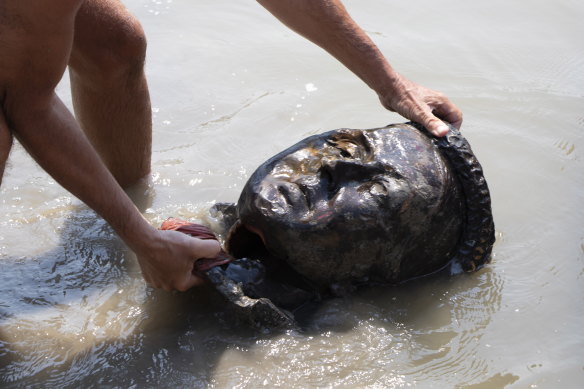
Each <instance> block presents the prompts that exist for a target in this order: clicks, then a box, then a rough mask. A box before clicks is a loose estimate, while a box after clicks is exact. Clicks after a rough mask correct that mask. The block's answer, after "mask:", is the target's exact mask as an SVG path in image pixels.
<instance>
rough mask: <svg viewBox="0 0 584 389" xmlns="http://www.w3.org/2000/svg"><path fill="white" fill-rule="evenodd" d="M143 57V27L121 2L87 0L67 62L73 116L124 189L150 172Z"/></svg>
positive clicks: (149, 115)
mask: <svg viewBox="0 0 584 389" xmlns="http://www.w3.org/2000/svg"><path fill="white" fill-rule="evenodd" d="M145 56H146V38H145V36H144V31H143V30H142V27H141V26H140V24H139V22H138V21H137V20H136V19H135V18H134V17H133V16H132V15H131V14H130V13H129V12H128V10H127V9H126V8H125V7H124V6H123V5H122V4H121V3H120V2H119V1H118V0H86V1H85V2H84V3H83V5H82V6H81V8H80V10H79V12H78V13H77V17H76V21H75V37H74V42H73V50H72V53H71V58H70V61H69V74H70V79H71V89H72V94H73V106H74V109H75V116H76V117H77V120H78V122H79V123H80V125H81V127H82V128H83V130H84V131H85V133H86V135H87V137H88V138H89V140H90V141H91V143H92V144H93V146H94V147H95V149H96V150H97V152H98V153H99V155H100V156H101V158H102V159H103V161H104V163H105V164H106V166H107V167H108V169H109V170H110V171H111V172H112V174H113V175H114V177H115V178H116V180H117V181H118V182H119V183H120V185H121V186H122V187H128V186H131V185H133V184H135V183H137V182H138V181H139V180H140V179H142V178H144V177H146V176H147V175H148V174H149V173H150V159H151V150H152V113H151V107H150V96H149V93H148V86H147V83H146V78H145V75H144V60H145Z"/></svg>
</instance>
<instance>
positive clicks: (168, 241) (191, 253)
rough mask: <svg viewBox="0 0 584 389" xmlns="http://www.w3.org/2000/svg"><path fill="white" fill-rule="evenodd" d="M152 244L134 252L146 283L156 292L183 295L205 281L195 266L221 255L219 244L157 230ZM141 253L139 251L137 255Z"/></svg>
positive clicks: (151, 241)
mask: <svg viewBox="0 0 584 389" xmlns="http://www.w3.org/2000/svg"><path fill="white" fill-rule="evenodd" d="M152 235H153V236H150V237H149V239H148V241H149V243H148V244H147V245H144V246H140V248H139V249H135V250H134V251H136V255H137V257H138V262H139V263H140V268H141V269H142V275H143V276H144V279H145V280H146V282H148V283H149V284H151V285H152V286H154V287H155V288H162V289H164V290H167V291H171V290H179V291H181V292H184V291H186V290H188V289H190V288H192V287H193V286H196V285H200V284H202V283H203V282H204V280H203V279H202V278H201V277H199V276H198V275H197V274H196V273H195V272H194V269H195V262H196V261H197V260H198V259H202V258H215V257H216V256H217V255H219V252H220V251H221V246H220V245H219V242H218V241H216V240H202V239H199V238H194V237H191V236H188V235H185V234H183V233H181V232H178V231H161V230H154V232H153V234H152ZM138 250H139V251H138Z"/></svg>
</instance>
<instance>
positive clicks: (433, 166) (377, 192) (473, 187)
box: [204, 123, 495, 326]
mask: <svg viewBox="0 0 584 389" xmlns="http://www.w3.org/2000/svg"><path fill="white" fill-rule="evenodd" d="M215 212H216V213H217V212H218V213H220V214H221V215H223V216H224V221H225V224H226V228H228V229H229V232H228V233H227V240H226V249H227V252H228V253H229V254H230V255H231V256H232V257H233V258H238V259H237V260H234V261H232V262H231V263H229V264H225V263H224V262H225V259H224V258H222V262H223V264H222V266H216V267H211V268H210V269H207V268H205V270H204V271H205V272H206V274H207V277H208V279H209V280H211V282H212V283H213V284H214V285H215V287H216V288H217V289H218V290H219V291H220V292H221V293H223V294H224V295H225V296H226V297H227V298H228V300H229V301H230V302H231V303H233V304H234V305H236V306H238V307H239V308H240V311H241V312H242V313H243V314H242V316H244V317H245V318H246V319H248V320H249V321H251V322H253V323H256V324H260V325H271V326H282V325H290V324H291V323H293V316H292V315H291V314H290V313H289V312H288V311H285V310H284V309H294V307H296V306H298V305H299V304H302V303H303V302H305V301H308V300H309V299H311V298H312V297H313V296H315V295H322V294H325V295H326V294H327V293H335V294H338V293H346V291H348V290H351V288H353V287H355V286H356V285H359V284H364V283H372V282H374V283H388V284H397V283H401V282H404V281H407V280H409V279H412V278H415V277H420V276H424V275H428V274H430V273H434V272H436V271H438V270H440V269H442V268H444V267H446V266H447V265H450V266H452V267H453V268H459V269H460V268H462V269H463V270H465V271H474V270H476V269H478V268H480V267H481V266H482V265H484V264H485V263H487V262H488V261H489V259H490V254H491V250H492V246H493V243H494V240H495V238H494V224H493V219H492V215H491V202H490V195H489V190H488V187H487V183H486V181H485V179H484V177H483V173H482V168H481V166H480V164H479V162H478V161H477V159H476V158H475V156H474V155H473V153H472V150H471V148H470V146H469V144H468V142H467V141H466V140H465V139H464V138H463V137H462V135H461V134H460V132H458V131H457V130H456V129H454V128H451V129H450V132H449V134H448V135H446V136H445V137H443V138H435V137H433V136H432V135H430V134H428V133H427V132H426V130H425V129H424V128H422V127H421V126H419V125H417V124H415V123H407V124H396V125H390V126H387V127H383V128H376V129H370V130H356V129H339V130H334V131H329V132H325V133H323V134H319V135H314V136H311V137H308V138H306V139H304V140H302V141H300V142H298V143H297V144H295V145H293V146H292V147H290V148H288V149H286V150H284V151H282V152H281V153H279V154H277V155H275V156H273V157H272V158H270V159H269V160H267V161H266V162H264V163H263V164H262V165H260V167H259V168H258V169H257V170H256V171H255V172H254V173H253V174H252V176H251V177H250V178H249V180H248V182H247V184H246V185H245V187H244V188H243V191H242V193H241V196H240V198H239V201H238V203H237V206H226V205H222V206H218V207H216V208H215ZM222 262H217V263H222Z"/></svg>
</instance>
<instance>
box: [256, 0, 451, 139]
mask: <svg viewBox="0 0 584 389" xmlns="http://www.w3.org/2000/svg"><path fill="white" fill-rule="evenodd" d="M258 2H259V3H260V4H262V5H263V6H264V7H265V8H266V9H268V11H270V12H271V13H272V14H273V15H274V16H276V17H277V18H278V19H280V21H282V22H283V23H284V24H286V25H287V26H288V27H290V28H291V29H293V30H294V31H296V32H298V33H299V34H300V35H302V36H304V37H305V38H307V39H309V40H310V41H312V42H314V43H316V44H317V45H319V46H320V47H322V48H323V49H325V50H326V51H328V52H329V53H330V54H331V55H333V56H334V57H335V58H336V59H338V60H339V61H340V62H341V63H342V64H343V65H345V66H346V67H347V68H348V69H349V70H351V71H352V72H353V73H355V74H356V75H357V76H359V77H360V78H361V79H362V80H363V81H364V82H365V83H366V84H367V85H368V86H369V87H370V88H371V89H373V90H374V91H375V92H376V93H377V95H378V96H379V98H380V100H381V103H382V104H383V106H384V107H385V108H387V109H389V110H391V111H394V112H397V113H399V114H400V115H403V116H405V117H406V118H408V119H410V120H413V121H415V122H418V123H420V124H422V125H423V126H424V127H426V128H427V129H428V130H430V132H432V133H433V134H434V135H436V136H444V135H446V133H447V132H448V126H446V124H444V123H442V121H441V120H444V121H446V122H449V123H451V124H452V125H453V126H455V127H457V128H459V127H460V125H461V123H462V113H461V111H460V110H459V109H458V108H457V107H456V106H455V105H454V104H453V103H451V102H450V101H449V100H448V99H447V98H446V96H444V95H443V94H441V93H439V92H436V91H433V90H430V89H427V88H424V87H422V86H420V85H418V84H416V83H414V82H412V81H410V80H408V79H406V78H404V77H402V76H401V75H400V74H398V73H397V72H396V71H395V70H394V69H393V68H392V67H391V65H390V64H389V62H388V61H387V60H386V59H385V57H384V56H383V54H382V53H381V52H380V51H379V49H378V48H377V46H376V45H375V44H374V43H373V41H372V40H371V39H370V38H369V36H367V34H366V33H365V32H364V31H363V30H362V29H361V27H359V26H358V25H357V23H355V21H354V20H353V19H352V18H351V17H350V16H349V14H348V13H347V10H346V9H345V7H344V6H343V4H342V3H341V1H340V0H258Z"/></svg>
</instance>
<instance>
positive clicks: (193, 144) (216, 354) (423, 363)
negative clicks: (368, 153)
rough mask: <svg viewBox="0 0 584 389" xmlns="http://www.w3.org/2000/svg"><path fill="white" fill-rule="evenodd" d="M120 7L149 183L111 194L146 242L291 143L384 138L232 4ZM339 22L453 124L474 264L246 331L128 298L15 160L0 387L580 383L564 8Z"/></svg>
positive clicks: (577, 121) (293, 41)
mask: <svg viewBox="0 0 584 389" xmlns="http://www.w3.org/2000/svg"><path fill="white" fill-rule="evenodd" d="M125 4H126V5H127V6H128V8H130V9H131V10H132V12H134V13H135V14H136V15H137V16H138V18H139V19H140V20H141V22H142V23H143V26H144V28H145V30H146V34H147V36H148V38H149V53H148V61H147V74H148V78H149V83H150V89H151V95H152V102H153V114H154V119H153V120H154V146H153V149H154V150H153V178H152V185H151V187H150V188H147V189H144V188H142V189H140V190H136V191H135V193H133V194H132V195H133V196H134V198H135V199H136V201H137V202H138V203H139V204H140V205H141V207H142V209H144V212H145V214H146V215H147V217H148V218H149V220H151V222H152V223H153V224H154V225H159V224H160V223H161V222H162V221H163V220H164V219H165V218H167V217H169V216H180V217H183V218H188V219H191V220H194V221H199V222H205V223H212V222H213V220H211V219H210V218H209V217H208V216H207V210H208V209H209V207H210V206H211V205H212V204H213V203H214V202H223V201H229V202H233V201H236V200H237V197H238V195H239V191H240V190H241V188H242V186H243V184H244V183H245V181H246V179H247V178H248V177H249V175H250V174H251V173H252V172H253V170H254V168H255V167H256V166H257V165H258V164H260V163H261V162H263V161H264V160H265V159H266V158H268V157H269V156H271V155H273V154H274V153H276V152H277V151H279V150H282V149H283V148H284V147H286V146H288V145H291V144H292V143H294V142H296V141H297V140H300V139H301V138H303V137H305V136H307V135H310V134H314V133H318V132H322V131H325V130H330V129H334V128H339V127H352V128H371V127H379V126H382V125H385V124H388V123H394V122H400V121H403V119H402V118H400V117H399V116H397V115H396V114H393V113H389V112H387V111H385V110H383V109H382V108H381V106H380V105H379V104H378V102H377V100H376V97H375V95H374V94H373V92H372V91H370V90H369V89H368V88H367V87H366V86H365V85H364V84H362V82H361V81H360V80H358V79H357V78H356V77H355V76H354V75H353V74H351V73H350V72H349V71H347V70H346V69H344V68H343V67H342V66H341V65H339V64H338V63H337V62H335V61H334V60H333V59H332V58H330V57H329V56H328V55H327V54H325V53H324V52H322V51H321V50H320V49H319V48H317V47H315V46H314V45H312V44H310V43H309V42H307V41H305V40H303V39H302V38H300V37H298V36H297V35H295V34H294V33H292V32H291V31H289V30H288V29H286V28H285V27H284V26H283V25H281V24H280V23H279V22H278V21H277V20H276V19H274V18H273V17H272V16H271V15H270V14H269V13H267V11H265V10H264V9H263V8H262V7H261V6H259V5H258V4H256V3H255V2H253V1H224V0H220V1H216V0H213V1H211V0H199V1H196V2H190V1H185V0H156V1H154V0H129V1H126V2H125ZM346 6H347V8H348V9H349V11H350V12H351V13H352V15H353V16H354V18H355V19H356V20H357V21H358V22H359V23H360V24H361V26H362V27H363V28H364V29H365V30H366V31H367V32H368V33H369V34H370V35H371V37H372V38H373V39H374V40H375V41H376V43H377V44H378V45H379V46H380V48H381V49H382V51H383V52H384V53H385V54H386V55H387V57H388V58H389V59H390V61H391V63H392V64H393V65H394V67H396V68H397V69H398V70H399V71H401V72H402V73H404V74H405V75H406V76H408V77H409V78H411V79H413V80H415V81H417V82H419V83H421V84H423V85H425V86H428V87H431V88H434V89H438V90H440V91H442V92H444V93H446V94H447V95H448V96H449V97H450V98H451V99H452V100H453V101H454V102H456V103H457V104H458V105H459V106H460V107H461V109H462V110H463V112H464V114H465V122H464V124H463V128H462V130H463V132H464V134H465V135H466V137H467V138H468V139H469V141H470V143H471V144H472V146H473V149H474V150H475V153H476V154H477V156H478V158H479V160H480V161H481V163H482V165H483V167H484V170H485V174H486V177H487V180H488V182H489V185H490V188H491V195H492V200H493V211H494V217H495V224H496V229H497V242H496V244H495V247H494V254H493V260H492V263H491V264H490V265H488V266H486V267H485V268H483V269H482V270H480V271H479V272H477V273H473V274H462V275H455V276H449V275H444V274H442V275H437V276H432V277H427V278H423V279H420V280H417V281H415V282H410V283H406V284H405V285H402V286H398V287H375V288H369V289H364V290H361V291H359V292H357V293H356V294H355V295H353V296H350V297H345V298H337V299H331V300H329V301H326V302H324V303H322V305H321V306H320V307H319V308H318V310H317V311H316V312H315V314H314V315H313V316H312V317H310V318H308V319H307V320H306V322H305V323H303V326H304V329H303V330H302V331H289V332H285V333H279V334H277V333H254V332H252V331H249V330H246V329H244V328H241V327H238V326H234V325H232V324H231V323H230V322H229V320H228V317H229V316H228V315H227V314H226V312H225V310H224V309H223V306H222V301H221V299H219V298H218V297H217V296H216V295H215V294H214V293H212V292H210V291H209V290H206V289H204V288H203V289H197V290H192V291H190V292H187V293H180V294H178V293H177V294H173V293H166V292H163V291H158V290H153V289H151V288H149V287H147V286H146V285H145V283H144V281H143V280H142V278H141V276H140V271H139V268H138V265H137V263H136V260H135V257H134V255H133V254H132V253H131V252H129V251H128V250H127V249H126V248H125V247H124V245H123V244H122V243H121V242H120V240H119V239H118V238H117V237H116V236H115V235H114V234H113V232H112V230H111V229H110V228H109V227H108V226H107V225H106V224H105V223H104V222H103V221H102V220H101V219H100V218H99V217H98V216H96V215H95V214H94V213H93V212H92V211H91V210H89V209H88V208H87V207H85V206H84V205H83V204H82V203H81V202H80V201H79V200H77V199H75V198H74V197H73V196H71V195H70V194H69V193H67V192H66V191H65V190H64V189H62V188H61V187H60V186H59V185H58V184H56V183H55V182H54V181H53V180H52V179H51V178H50V177H48V176H47V175H46V174H45V173H44V172H43V171H42V170H41V169H40V168H39V167H38V166H37V165H36V164H35V163H34V162H33V161H32V160H31V159H30V158H29V157H28V156H27V154H26V153H25V152H24V151H23V149H22V148H21V147H20V146H19V145H17V146H16V147H15V150H13V152H12V154H11V157H10V165H9V166H8V168H7V171H6V175H5V178H4V182H3V186H2V188H1V189H0V387H3V388H4V387H6V388H20V387H59V388H60V387H113V388H118V387H119V388H128V387H132V388H143V387H156V388H207V387H209V388H256V387H269V388H271V387H286V388H291V387H292V388H294V387H296V388H305V387H319V388H402V387H416V388H503V387H509V388H581V387H582V385H584V351H583V350H584V162H583V155H584V154H583V150H584V136H583V132H584V42H583V37H584V25H583V24H582V19H583V18H584V3H582V2H581V1H577V0H556V1H544V0H532V1H518V0H512V1H503V0H493V1H489V2H469V1H462V0H445V1H441V2H435V1H429V0H416V1H413V2H412V1H409V2H400V1H382V0H370V1H367V2H363V1H356V0H347V1H346ZM66 78H67V77H65V78H64V80H63V82H62V84H61V85H60V87H59V90H58V91H59V93H60V95H61V96H62V98H63V100H64V101H65V102H66V103H67V104H69V105H70V101H71V98H70V93H69V90H68V82H67V79H66Z"/></svg>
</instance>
